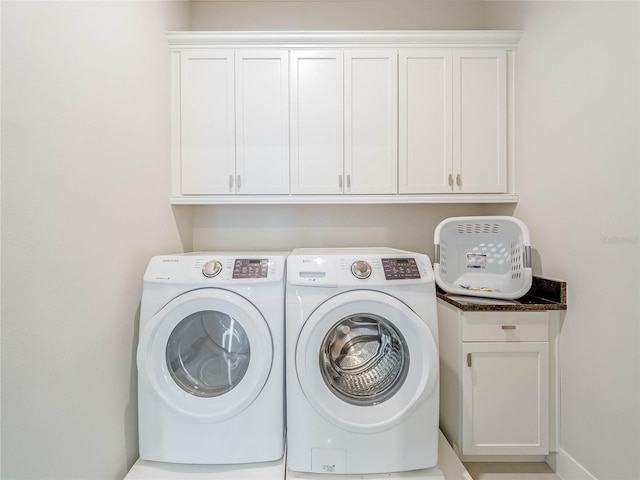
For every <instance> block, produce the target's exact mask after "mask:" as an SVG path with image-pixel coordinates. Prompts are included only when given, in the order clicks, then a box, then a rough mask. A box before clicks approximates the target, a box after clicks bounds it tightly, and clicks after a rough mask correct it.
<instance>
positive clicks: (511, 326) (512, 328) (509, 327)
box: [502, 325, 516, 330]
mask: <svg viewBox="0 0 640 480" xmlns="http://www.w3.org/2000/svg"><path fill="white" fill-rule="evenodd" d="M502 329H503V330H515V329H516V326H515V325H502Z"/></svg>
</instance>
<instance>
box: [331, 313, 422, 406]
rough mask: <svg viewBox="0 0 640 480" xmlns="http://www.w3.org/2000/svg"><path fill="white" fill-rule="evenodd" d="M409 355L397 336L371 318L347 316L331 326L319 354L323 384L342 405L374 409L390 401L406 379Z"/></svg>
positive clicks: (392, 329) (386, 324)
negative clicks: (346, 403) (367, 406)
mask: <svg viewBox="0 0 640 480" xmlns="http://www.w3.org/2000/svg"><path fill="white" fill-rule="evenodd" d="M408 369H409V352H408V350H407V346H406V343H405V340H404V338H403V337H402V335H401V334H400V332H399V331H398V330H397V329H396V328H395V327H394V326H393V325H392V324H391V323H390V322H388V321H387V320H385V319H384V318H382V317H379V316H377V315H373V314H358V315H350V316H348V317H345V318H343V319H342V320H340V321H339V322H338V323H336V324H335V325H333V327H331V329H329V331H328V333H327V334H326V335H325V337H324V340H323V341H322V343H321V350H320V371H321V373H322V377H323V379H324V381H325V383H326V384H327V385H328V386H329V387H330V388H331V389H332V391H333V392H334V393H335V394H336V395H337V396H338V397H339V398H341V399H343V400H344V401H346V402H348V403H351V404H354V405H376V404H378V403H381V402H384V401H385V400H386V399H388V398H390V397H392V396H393V395H394V394H395V393H396V392H397V391H398V390H399V389H400V387H402V384H403V382H404V380H405V378H406V376H407V371H408Z"/></svg>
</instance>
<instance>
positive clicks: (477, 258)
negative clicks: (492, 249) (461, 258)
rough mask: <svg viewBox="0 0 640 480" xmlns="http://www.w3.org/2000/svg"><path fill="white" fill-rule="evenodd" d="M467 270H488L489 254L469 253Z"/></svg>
mask: <svg viewBox="0 0 640 480" xmlns="http://www.w3.org/2000/svg"><path fill="white" fill-rule="evenodd" d="M467 268H487V254H486V253H467Z"/></svg>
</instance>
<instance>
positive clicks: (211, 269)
mask: <svg viewBox="0 0 640 480" xmlns="http://www.w3.org/2000/svg"><path fill="white" fill-rule="evenodd" d="M221 271H222V264H221V263H220V262H219V261H217V260H210V261H208V262H207V263H205V264H204V265H203V266H202V274H203V275H204V276H205V277H207V278H213V277H215V276H217V275H218V274H219V273H220V272H221Z"/></svg>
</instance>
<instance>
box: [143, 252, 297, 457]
mask: <svg viewBox="0 0 640 480" xmlns="http://www.w3.org/2000/svg"><path fill="white" fill-rule="evenodd" d="M286 256H287V254H286V253H282V252H278V253H274V252H264V253H196V254H185V255H167V256H157V257H154V258H152V259H151V261H150V263H149V265H148V267H147V270H146V272H145V276H144V289H143V294H142V304H141V309H140V339H139V344H138V356H137V361H138V417H139V436H140V458H141V459H143V460H148V461H155V462H172V463H186V464H247V463H253V462H269V461H275V460H278V459H281V458H282V457H283V454H284V438H285V435H284V425H285V420H284V408H285V407H284V278H285V261H286Z"/></svg>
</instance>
